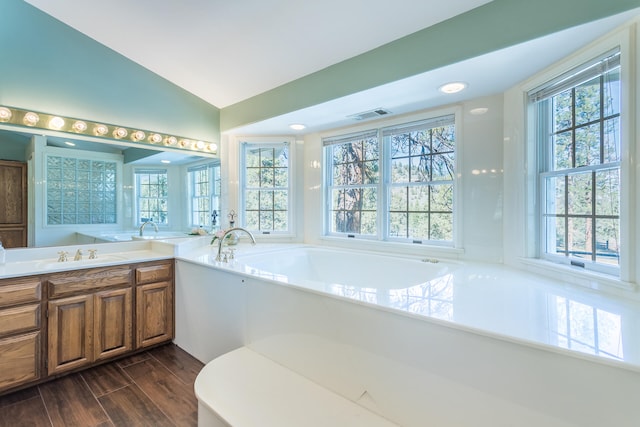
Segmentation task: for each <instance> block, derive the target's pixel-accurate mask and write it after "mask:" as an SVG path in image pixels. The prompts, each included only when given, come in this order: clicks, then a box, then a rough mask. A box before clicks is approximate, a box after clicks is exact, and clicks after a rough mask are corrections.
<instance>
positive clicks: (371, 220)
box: [360, 211, 377, 235]
mask: <svg viewBox="0 0 640 427" xmlns="http://www.w3.org/2000/svg"><path fill="white" fill-rule="evenodd" d="M376 218H377V216H376V212H375V211H373V212H371V211H369V212H366V211H363V212H362V214H361V216H360V220H361V228H360V234H365V235H375V234H376V229H377V224H376Z"/></svg>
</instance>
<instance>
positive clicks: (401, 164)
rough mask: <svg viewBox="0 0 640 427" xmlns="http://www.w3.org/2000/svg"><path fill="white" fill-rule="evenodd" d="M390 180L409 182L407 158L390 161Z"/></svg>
mask: <svg viewBox="0 0 640 427" xmlns="http://www.w3.org/2000/svg"><path fill="white" fill-rule="evenodd" d="M391 182H394V183H396V182H409V158H408V157H404V158H400V159H393V160H392V161H391Z"/></svg>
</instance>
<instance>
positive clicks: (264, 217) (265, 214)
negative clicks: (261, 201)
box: [259, 211, 273, 230]
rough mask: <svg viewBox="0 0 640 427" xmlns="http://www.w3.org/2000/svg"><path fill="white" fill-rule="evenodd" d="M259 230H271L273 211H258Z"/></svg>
mask: <svg viewBox="0 0 640 427" xmlns="http://www.w3.org/2000/svg"><path fill="white" fill-rule="evenodd" d="M259 229H260V230H273V211H260V228H259Z"/></svg>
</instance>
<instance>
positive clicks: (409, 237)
mask: <svg viewBox="0 0 640 427" xmlns="http://www.w3.org/2000/svg"><path fill="white" fill-rule="evenodd" d="M379 135H381V136H382V138H381V140H382V144H381V143H380V138H379ZM323 144H324V146H325V164H326V165H327V169H326V182H327V185H326V188H327V193H326V198H327V200H329V201H330V203H328V204H327V205H328V211H327V215H326V216H327V221H326V225H325V228H326V230H327V234H334V235H346V236H347V237H356V236H358V237H364V238H375V239H378V240H391V241H402V242H411V243H426V242H428V243H430V244H448V245H452V244H453V232H454V231H453V209H454V207H453V200H454V177H455V174H454V170H455V120H454V116H453V115H447V116H443V117H436V118H433V119H428V120H423V121H419V122H412V123H407V124H403V125H399V126H393V127H389V128H384V129H380V130H373V131H368V132H363V133H358V134H352V135H343V136H337V137H331V138H325V139H324V140H323ZM381 147H382V148H381Z"/></svg>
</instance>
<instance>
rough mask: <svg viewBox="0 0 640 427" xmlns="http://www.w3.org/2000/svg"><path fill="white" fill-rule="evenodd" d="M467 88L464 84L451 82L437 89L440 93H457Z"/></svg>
mask: <svg viewBox="0 0 640 427" xmlns="http://www.w3.org/2000/svg"><path fill="white" fill-rule="evenodd" d="M466 87H467V84H466V83H463V82H451V83H447V84H444V85H442V86H440V87H439V88H438V90H440V92H442V93H448V94H450V93H458V92H460V91H461V90H464V89H465V88H466Z"/></svg>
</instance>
